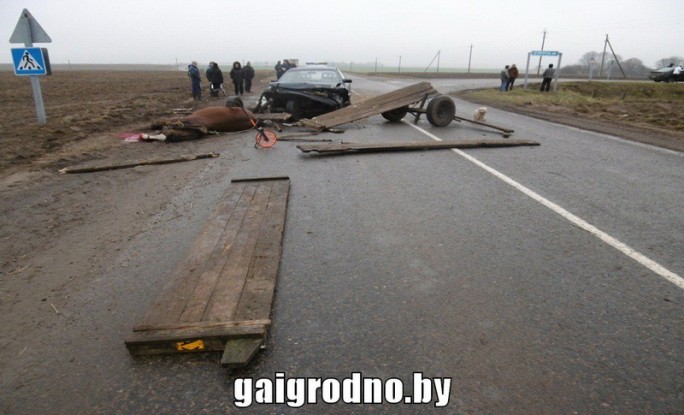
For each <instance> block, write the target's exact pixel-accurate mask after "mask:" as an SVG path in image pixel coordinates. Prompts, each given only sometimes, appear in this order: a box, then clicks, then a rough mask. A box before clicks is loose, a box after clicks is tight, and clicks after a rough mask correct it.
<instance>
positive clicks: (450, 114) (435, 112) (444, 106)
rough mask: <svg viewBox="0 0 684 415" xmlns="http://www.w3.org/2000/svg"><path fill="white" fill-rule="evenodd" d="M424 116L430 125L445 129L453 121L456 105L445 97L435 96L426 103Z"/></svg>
mask: <svg viewBox="0 0 684 415" xmlns="http://www.w3.org/2000/svg"><path fill="white" fill-rule="evenodd" d="M425 114H426V115H427V119H428V121H429V122H430V124H432V125H434V126H435V127H446V126H447V125H449V123H450V122H451V121H453V120H454V116H455V115H456V104H455V103H454V100H453V99H451V98H449V97H448V96H446V95H437V96H436V97H434V98H432V100H431V101H430V102H429V103H428V106H427V111H426V113H425Z"/></svg>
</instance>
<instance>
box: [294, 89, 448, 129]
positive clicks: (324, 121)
mask: <svg viewBox="0 0 684 415" xmlns="http://www.w3.org/2000/svg"><path fill="white" fill-rule="evenodd" d="M436 93H437V91H436V90H435V89H434V88H433V87H432V85H431V84H430V83H429V82H420V83H417V84H414V85H411V86H407V87H405V88H401V89H397V90H396V91H392V92H389V93H387V94H382V95H378V96H376V97H373V98H370V99H367V100H365V101H362V102H360V103H358V104H353V105H350V106H348V107H344V108H341V109H339V110H337V111H333V112H329V113H327V114H323V115H320V116H318V117H314V118H311V119H303V120H300V121H299V123H300V124H302V125H304V126H306V127H310V128H313V129H316V130H319V131H322V130H325V129H328V128H332V127H335V126H337V125H341V124H346V123H349V122H352V121H357V120H361V119H363V118H368V117H371V116H373V115H378V114H382V113H383V112H385V111H389V110H393V109H396V108H401V107H403V106H405V105H410V104H415V103H417V102H420V101H421V100H423V98H424V97H425V96H426V95H432V94H436Z"/></svg>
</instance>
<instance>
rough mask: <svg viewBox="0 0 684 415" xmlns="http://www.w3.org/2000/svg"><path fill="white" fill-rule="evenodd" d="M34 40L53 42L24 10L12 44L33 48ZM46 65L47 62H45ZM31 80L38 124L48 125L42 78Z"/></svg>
mask: <svg viewBox="0 0 684 415" xmlns="http://www.w3.org/2000/svg"><path fill="white" fill-rule="evenodd" d="M34 40H35V41H36V42H46V43H49V42H52V39H50V36H48V34H47V33H45V31H44V30H43V28H42V27H41V26H40V24H38V22H37V21H36V20H35V19H34V18H33V16H32V15H31V13H29V11H28V10H26V9H24V10H23V11H22V13H21V16H20V17H19V21H18V22H17V27H16V28H15V29H14V32H13V33H12V37H10V43H22V42H23V43H24V46H25V47H27V48H32V47H33V42H34ZM43 63H45V62H43ZM29 78H30V79H31V89H32V90H33V101H34V102H35V104H36V115H38V124H39V125H45V124H47V116H46V115H45V104H44V103H43V92H42V91H41V89H40V78H39V77H38V76H35V75H31V76H30V77H29Z"/></svg>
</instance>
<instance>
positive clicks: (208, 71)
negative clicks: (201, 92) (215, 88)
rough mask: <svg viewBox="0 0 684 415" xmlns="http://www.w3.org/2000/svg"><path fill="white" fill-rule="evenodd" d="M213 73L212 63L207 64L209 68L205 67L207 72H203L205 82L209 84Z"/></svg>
mask: <svg viewBox="0 0 684 415" xmlns="http://www.w3.org/2000/svg"><path fill="white" fill-rule="evenodd" d="M213 72H214V62H209V66H207V70H206V71H205V72H204V74H205V75H206V76H207V82H209V83H210V84H211V74H212V73H213Z"/></svg>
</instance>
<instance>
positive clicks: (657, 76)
mask: <svg viewBox="0 0 684 415" xmlns="http://www.w3.org/2000/svg"><path fill="white" fill-rule="evenodd" d="M674 70H675V68H674V67H672V66H669V67H667V68H660V69H658V70H656V71H651V74H650V75H648V79H651V80H653V81H656V82H679V81H684V77H682V73H680V74H679V75H674V74H673V72H674Z"/></svg>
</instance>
